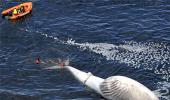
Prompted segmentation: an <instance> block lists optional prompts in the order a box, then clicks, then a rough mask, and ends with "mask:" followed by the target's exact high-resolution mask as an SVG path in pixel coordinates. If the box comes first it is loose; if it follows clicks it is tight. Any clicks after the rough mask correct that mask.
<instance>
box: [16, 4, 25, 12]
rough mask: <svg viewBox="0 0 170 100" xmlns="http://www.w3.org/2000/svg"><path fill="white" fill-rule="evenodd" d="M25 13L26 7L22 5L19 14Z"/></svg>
mask: <svg viewBox="0 0 170 100" xmlns="http://www.w3.org/2000/svg"><path fill="white" fill-rule="evenodd" d="M23 12H25V9H24V6H23V5H21V6H20V8H19V9H18V13H23Z"/></svg>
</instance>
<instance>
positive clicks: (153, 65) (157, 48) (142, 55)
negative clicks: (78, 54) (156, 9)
mask: <svg viewBox="0 0 170 100" xmlns="http://www.w3.org/2000/svg"><path fill="white" fill-rule="evenodd" d="M39 33H40V34H41V35H42V36H45V37H47V38H52V39H54V40H56V41H58V42H60V43H62V44H66V45H72V46H76V47H77V48H79V49H81V50H88V51H91V52H94V53H97V54H100V55H102V56H103V57H105V58H106V59H107V60H113V61H117V62H118V63H124V64H127V65H128V66H129V67H133V68H142V69H145V70H151V71H153V72H154V73H155V74H156V75H159V76H161V78H162V79H164V81H161V82H158V83H157V88H158V89H157V90H155V91H154V92H155V93H156V94H157V95H158V96H159V97H160V98H161V99H166V100H168V99H169V98H170V95H169V94H170V91H169V90H170V83H169V79H170V67H169V66H170V46H169V45H168V44H166V43H154V42H146V43H137V42H134V41H125V42H124V43H122V44H119V45H114V44H109V43H88V42H86V43H77V42H76V41H75V40H72V39H69V40H67V41H63V40H60V39H59V38H57V37H54V36H50V35H48V34H46V33H43V32H39Z"/></svg>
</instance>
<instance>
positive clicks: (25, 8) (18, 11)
mask: <svg viewBox="0 0 170 100" xmlns="http://www.w3.org/2000/svg"><path fill="white" fill-rule="evenodd" d="M31 10H32V2H25V3H22V4H20V5H17V6H14V7H11V8H9V9H7V10H4V11H2V13H1V14H2V15H3V16H8V19H11V20H15V19H18V18H20V17H23V16H25V15H27V14H29V13H30V12H31ZM14 12H15V14H14Z"/></svg>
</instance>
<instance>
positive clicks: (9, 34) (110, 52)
mask: <svg viewBox="0 0 170 100" xmlns="http://www.w3.org/2000/svg"><path fill="white" fill-rule="evenodd" d="M25 1H26V0H22V1H20V0H1V1H0V11H3V10H4V9H6V8H8V7H11V6H14V5H17V4H19V3H22V2H25ZM30 1H32V2H33V11H32V13H31V14H29V15H27V16H25V17H23V18H21V19H19V20H17V21H8V20H6V19H3V18H0V100H103V98H102V97H101V96H100V95H98V94H96V93H95V92H93V91H91V90H89V89H87V88H86V87H84V86H83V85H82V84H80V83H79V82H78V81H77V80H75V78H74V77H73V76H71V74H70V73H69V72H68V71H66V70H44V69H43V67H47V66H51V64H50V63H47V64H43V65H37V64H35V63H34V60H35V58H36V57H40V59H42V60H43V61H46V62H48V61H49V60H53V61H55V60H57V59H58V58H61V59H69V60H70V65H71V66H73V67H75V68H77V69H80V70H82V71H85V72H92V73H93V74H94V75H96V76H99V77H102V78H107V77H110V76H114V75H123V76H127V77H130V78H132V79H135V80H137V81H138V82H140V83H142V84H144V85H145V86H147V87H148V88H149V89H151V90H152V91H153V92H154V93H155V94H156V95H157V96H158V97H159V99H160V100H170V1H169V0H30Z"/></svg>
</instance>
